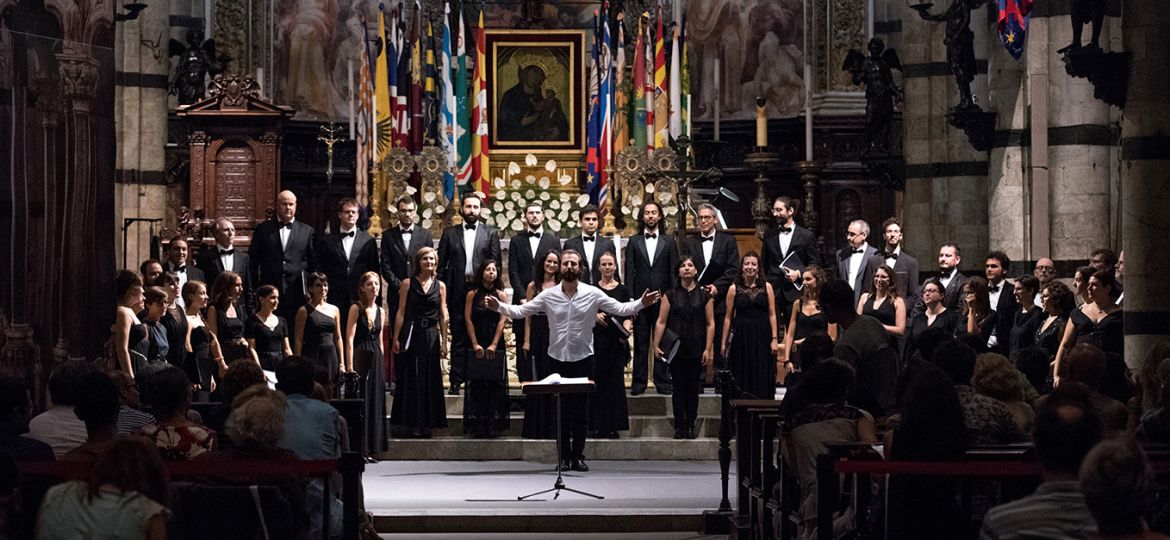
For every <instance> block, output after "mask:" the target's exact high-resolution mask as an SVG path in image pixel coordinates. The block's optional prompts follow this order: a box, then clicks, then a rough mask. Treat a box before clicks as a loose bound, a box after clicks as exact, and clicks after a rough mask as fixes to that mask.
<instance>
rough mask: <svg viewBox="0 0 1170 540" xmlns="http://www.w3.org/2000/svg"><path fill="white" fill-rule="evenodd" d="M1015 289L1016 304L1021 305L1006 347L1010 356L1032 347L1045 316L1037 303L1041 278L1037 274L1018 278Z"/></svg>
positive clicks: (1015, 315)
mask: <svg viewBox="0 0 1170 540" xmlns="http://www.w3.org/2000/svg"><path fill="white" fill-rule="evenodd" d="M1013 291H1014V294H1015V296H1016V305H1018V306H1020V309H1019V311H1017V312H1016V313H1015V314H1014V317H1013V318H1012V331H1011V334H1010V335H1009V336H1008V341H1007V348H1006V351H1007V357H1008V358H1011V357H1012V355H1014V354H1016V351H1022V350H1024V349H1028V348H1031V347H1032V344H1033V343H1035V340H1036V328H1037V327H1038V326H1039V325H1040V321H1041V320H1042V319H1043V317H1044V310H1043V309H1041V308H1040V307H1038V306H1037V305H1036V294H1037V293H1039V292H1040V280H1038V279H1036V276H1027V275H1025V276H1020V277H1019V278H1016V286H1015V288H1014V289H1013ZM1000 343H1001V345H1002V344H1003V342H1000Z"/></svg>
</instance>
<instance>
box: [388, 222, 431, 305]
mask: <svg viewBox="0 0 1170 540" xmlns="http://www.w3.org/2000/svg"><path fill="white" fill-rule="evenodd" d="M434 245H435V242H434V240H432V238H431V231H430V229H424V228H422V227H420V226H419V225H417V224H415V225H414V226H413V227H411V228H410V245H409V246H408V245H406V244H405V243H404V242H403V240H402V227H398V226H395V227H392V228H391V229H390V230H389V231H388V232H384V233H383V234H382V279H384V280H386V283H387V286H386V287H387V290H386V301H387V302H388V303H389V306H390V310H391V311H394V310H396V309H398V287H399V285H401V284H402V280H404V279H406V278H408V277H410V276H412V275H414V256H415V255H416V254H418V250H420V249H422V248H423V247H433V246H434Z"/></svg>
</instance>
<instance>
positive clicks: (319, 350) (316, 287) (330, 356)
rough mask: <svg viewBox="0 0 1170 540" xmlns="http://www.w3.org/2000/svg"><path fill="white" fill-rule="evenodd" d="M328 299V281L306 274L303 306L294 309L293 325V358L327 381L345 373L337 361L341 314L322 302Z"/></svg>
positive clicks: (327, 303)
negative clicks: (298, 358)
mask: <svg viewBox="0 0 1170 540" xmlns="http://www.w3.org/2000/svg"><path fill="white" fill-rule="evenodd" d="M328 295H329V279H328V278H326V277H325V274H322V273H321V272H313V273H312V274H309V296H308V299H307V300H306V302H305V305H303V306H301V307H300V309H297V318H296V321H295V322H294V323H293V326H294V327H295V329H296V339H294V340H293V342H292V350H293V354H295V355H298V356H303V357H305V359H307V360H308V361H309V362H310V363H312V364H313V365H314V366H317V371H320V372H324V373H326V374H327V375H328V377H329V380H330V381H336V380H337V374H338V373H340V372H342V371H345V363H343V362H342V361H341V350H342V349H341V310H340V309H338V307H337V306H335V305H333V304H330V303H329V302H326V301H325V298H326V297H327V296H328Z"/></svg>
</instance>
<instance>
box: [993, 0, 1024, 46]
mask: <svg viewBox="0 0 1170 540" xmlns="http://www.w3.org/2000/svg"><path fill="white" fill-rule="evenodd" d="M997 1H998V2H999V17H998V19H997V23H996V30H997V33H998V34H999V40H1000V41H1002V42H1003V46H1004V47H1005V48H1007V51H1008V54H1011V55H1012V58H1015V59H1016V60H1019V59H1020V56H1023V54H1024V38H1025V37H1026V36H1027V33H1028V20H1029V19H1031V17H1032V2H1033V0H997Z"/></svg>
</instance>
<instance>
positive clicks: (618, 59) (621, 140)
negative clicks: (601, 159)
mask: <svg viewBox="0 0 1170 540" xmlns="http://www.w3.org/2000/svg"><path fill="white" fill-rule="evenodd" d="M624 19H625V14H624V13H618V15H617V22H618V38H617V54H616V55H614V65H613V74H614V75H613V89H614V95H613V109H614V117H613V146H612V148H613V154H612V155H617V153H618V152H621V151H622V150H623V149H625V147H626V146H628V145H629V143H630V104H629V95H630V91H629V83H628V79H627V78H626V44H625V38H626V35H625V24H623V20H624ZM612 162H613V160H612V159H611V160H610V163H612Z"/></svg>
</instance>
